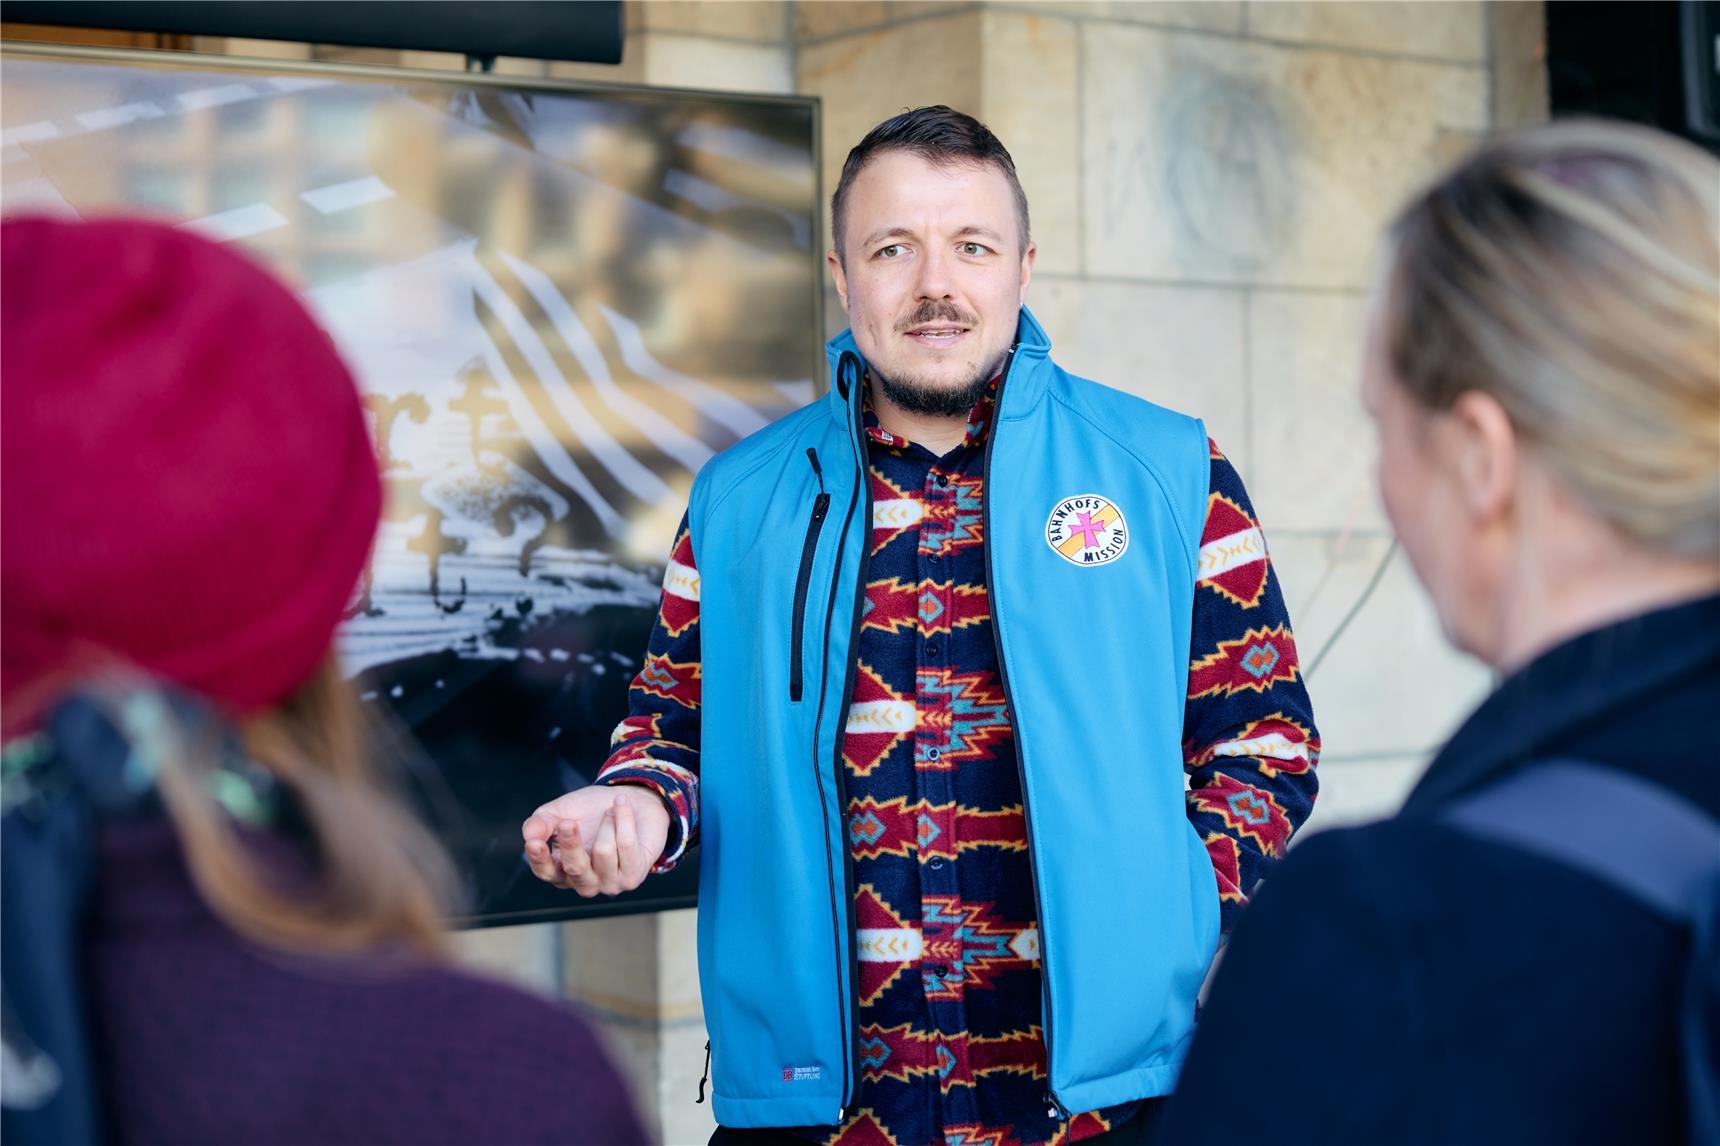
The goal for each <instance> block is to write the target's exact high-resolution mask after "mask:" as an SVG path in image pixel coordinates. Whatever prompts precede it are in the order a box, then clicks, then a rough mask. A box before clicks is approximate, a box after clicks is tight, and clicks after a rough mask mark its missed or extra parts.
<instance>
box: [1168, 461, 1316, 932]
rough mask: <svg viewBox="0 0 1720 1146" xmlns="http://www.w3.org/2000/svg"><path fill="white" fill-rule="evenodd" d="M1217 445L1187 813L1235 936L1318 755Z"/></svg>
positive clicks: (1302, 690)
mask: <svg viewBox="0 0 1720 1146" xmlns="http://www.w3.org/2000/svg"><path fill="white" fill-rule="evenodd" d="M1208 447H1209V448H1210V449H1211V451H1212V470H1211V472H1212V479H1211V487H1212V488H1211V492H1210V493H1209V494H1208V496H1207V508H1206V527H1205V529H1204V531H1203V532H1202V535H1201V544H1200V571H1199V574H1198V576H1199V582H1198V583H1197V584H1196V586H1195V601H1194V627H1193V631H1192V635H1191V648H1190V664H1189V678H1188V703H1187V706H1186V707H1185V709H1184V710H1183V761H1184V767H1185V769H1186V770H1187V772H1188V776H1189V791H1188V797H1187V798H1188V816H1189V821H1190V822H1191V823H1193V824H1194V827H1195V830H1196V831H1197V832H1198V833H1199V834H1200V837H1201V839H1202V840H1203V841H1204V842H1205V844H1206V849H1207V854H1208V855H1210V856H1211V857H1212V866H1213V870H1214V871H1215V872H1216V873H1217V876H1218V891H1219V906H1220V913H1221V916H1222V920H1223V924H1222V925H1223V930H1224V933H1225V934H1226V935H1228V934H1229V933H1230V929H1231V927H1232V926H1233V925H1234V924H1235V922H1236V917H1237V913H1238V911H1239V909H1240V908H1241V907H1242V905H1243V903H1244V902H1245V901H1246V900H1247V897H1248V895H1249V893H1250V892H1251V891H1252V890H1253V888H1254V885H1255V884H1256V883H1258V882H1259V880H1260V877H1261V875H1262V874H1263V873H1264V870H1265V868H1266V866H1267V864H1268V863H1270V862H1271V861H1272V860H1273V859H1275V858H1277V857H1279V856H1281V855H1283V854H1284V849H1285V847H1286V846H1287V845H1288V844H1289V842H1290V836H1291V833H1293V832H1294V831H1295V830H1296V829H1297V828H1298V827H1300V826H1301V825H1302V822H1303V821H1304V820H1306V819H1307V818H1308V813H1309V812H1310V811H1311V810H1313V807H1314V796H1315V793H1316V791H1317V790H1318V787H1319V785H1318V781H1317V780H1316V779H1315V776H1314V765H1315V763H1316V761H1317V760H1318V759H1319V755H1320V738H1319V733H1318V732H1317V730H1316V729H1315V727H1314V714H1313V708H1312V706H1311V705H1310V703H1309V700H1308V690H1307V688H1306V687H1305V686H1304V685H1303V682H1302V670H1301V666H1300V664H1299V662H1298V660H1297V656H1296V639H1295V637H1294V636H1293V635H1292V634H1291V631H1290V617H1289V614H1288V612H1287V611H1286V609H1285V606H1284V594H1283V592H1282V591H1281V590H1280V588H1279V585H1278V578H1277V575H1276V574H1275V573H1274V572H1273V570H1272V561H1271V558H1270V557H1269V556H1268V554H1267V551H1266V540H1265V537H1264V536H1263V535H1262V534H1261V531H1260V523H1259V521H1258V520H1256V519H1255V516H1254V510H1253V507H1252V506H1251V505H1250V504H1249V501H1248V493H1247V491H1246V490H1245V489H1243V486H1242V478H1241V477H1240V476H1239V475H1238V474H1237V472H1236V469H1235V467H1234V466H1232V465H1231V464H1230V462H1229V461H1228V460H1227V459H1226V458H1225V456H1224V455H1223V454H1222V453H1220V452H1219V449H1218V447H1217V446H1216V445H1213V444H1212V443H1211V442H1208Z"/></svg>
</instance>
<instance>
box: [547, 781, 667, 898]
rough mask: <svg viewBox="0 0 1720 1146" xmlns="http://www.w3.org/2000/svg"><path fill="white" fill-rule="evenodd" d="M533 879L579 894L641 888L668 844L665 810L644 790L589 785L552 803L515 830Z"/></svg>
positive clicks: (610, 893)
mask: <svg viewBox="0 0 1720 1146" xmlns="http://www.w3.org/2000/svg"><path fill="white" fill-rule="evenodd" d="M520 831H521V834H522V835H523V836H524V837H525V841H526V862H527V863H529V864H530V865H531V869H532V874H533V875H535V876H537V877H538V878H539V879H541V880H543V881H544V882H545V883H549V884H554V885H555V886H556V887H571V888H572V889H573V890H574V891H577V892H578V893H579V894H581V895H583V896H586V897H588V898H589V897H590V896H593V895H598V894H600V893H601V894H603V895H618V894H620V893H621V892H623V891H632V890H633V889H634V888H636V887H638V886H639V885H640V884H641V883H643V882H645V876H646V875H647V874H648V873H649V872H650V871H651V865H652V864H654V863H656V862H657V860H658V858H659V857H661V856H662V854H663V846H664V845H665V844H666V843H667V842H668V840H669V809H668V808H667V807H665V806H664V804H663V801H662V799H661V798H660V797H659V796H658V795H657V793H655V792H653V791H652V790H651V789H649V788H644V787H640V786H638V785H634V784H617V785H615V786H614V787H607V786H604V785H601V784H594V785H592V786H591V787H589V788H580V789H579V790H577V791H574V792H569V793H568V794H567V795H565V796H561V797H559V798H557V799H554V800H551V801H550V802H549V803H547V804H545V805H544V806H543V807H541V808H539V809H538V810H537V811H535V812H533V813H532V814H531V818H530V819H529V820H527V821H526V822H525V825H524V826H523V827H522V828H521V829H520Z"/></svg>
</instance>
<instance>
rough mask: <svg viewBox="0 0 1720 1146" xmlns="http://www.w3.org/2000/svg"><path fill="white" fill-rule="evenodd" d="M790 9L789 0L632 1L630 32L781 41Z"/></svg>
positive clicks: (628, 8) (785, 38)
mask: <svg viewBox="0 0 1720 1146" xmlns="http://www.w3.org/2000/svg"><path fill="white" fill-rule="evenodd" d="M788 10H789V4H788V0H630V2H629V3H628V5H627V23H628V31H629V32H632V31H636V30H638V31H655V32H681V33H686V34H689V35H695V36H720V37H727V38H729V39H740V40H761V41H768V42H771V43H780V42H783V41H785V40H787V39H788V28H789V22H788Z"/></svg>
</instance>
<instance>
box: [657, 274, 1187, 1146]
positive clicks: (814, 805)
mask: <svg viewBox="0 0 1720 1146" xmlns="http://www.w3.org/2000/svg"><path fill="white" fill-rule="evenodd" d="M1050 350H1051V346H1050V342H1049V341H1048V340H1047V338H1046V336H1045V332H1044V330H1042V329H1041V328H1040V326H1039V324H1038V322H1037V321H1035V320H1034V318H1033V316H1032V315H1031V314H1030V313H1029V312H1028V311H1027V310H1026V309H1025V308H1024V309H1023V310H1022V311H1021V317H1020V324H1019V328H1018V333H1017V342H1016V346H1015V349H1014V351H1013V352H1012V354H1011V355H1010V359H1009V363H1008V365H1007V367H1006V368H1005V371H1004V376H1003V381H1002V383H1001V388H1000V391H999V395H998V410H997V416H996V420H995V422H994V425H993V429H992V434H991V438H990V441H989V444H988V447H987V452H988V456H987V464H986V479H985V506H984V541H985V546H986V569H987V575H988V587H989V591H990V599H991V609H992V615H993V617H994V624H995V632H996V634H997V644H998V663H999V665H1000V666H1001V667H1002V671H1003V677H1004V679H1003V685H1004V689H1005V695H1006V698H1007V702H1008V706H1009V712H1010V715H1011V718H1012V721H1013V724H1014V728H1015V737H1016V739H1015V743H1016V752H1017V765H1018V767H1019V769H1020V774H1021V785H1022V791H1023V796H1024V800H1025V806H1026V815H1027V824H1028V834H1029V840H1030V853H1031V856H1032V870H1033V879H1034V885H1035V887H1034V891H1035V897H1036V901H1037V904H1038V911H1039V932H1040V943H1041V958H1042V962H1043V968H1044V976H1043V982H1044V999H1043V1000H1042V1003H1043V1007H1044V1029H1045V1032H1046V1043H1047V1052H1048V1055H1049V1067H1050V1079H1049V1092H1050V1093H1049V1095H1048V1098H1049V1099H1050V1100H1051V1101H1054V1102H1055V1103H1057V1104H1058V1105H1060V1106H1061V1107H1062V1108H1063V1109H1064V1110H1065V1111H1067V1112H1071V1113H1075V1112H1080V1111H1086V1110H1093V1109H1098V1108H1101V1107H1104V1106H1108V1105H1111V1104H1114V1103H1120V1102H1124V1101H1128V1100H1131V1099H1136V1098H1142V1097H1146V1096H1151V1095H1159V1094H1164V1093H1167V1092H1168V1091H1169V1090H1170V1089H1171V1087H1172V1085H1173V1083H1174V1082H1175V1079H1176V1073H1177V1070H1178V1067H1179V1064H1180V1062H1181V1059H1182V1056H1183V1054H1184V1051H1185V1049H1186V1046H1187V1043H1188V1041H1189V1039H1190V1037H1191V1035H1192V1033H1193V1028H1194V1010H1195V996H1196V993H1197V991H1198V990H1199V988H1200V984H1201V981H1202V978H1203V977H1204V975H1205V973H1206V970H1207V966H1208V964H1209V962H1210V961H1211V958H1212V955H1213V951H1214V949H1215V947H1216V945H1217V941H1218V931H1219V912H1218V891H1217V882H1216V879H1215V877H1214V875H1213V870H1212V866H1211V862H1210V861H1209V859H1208V858H1207V854H1206V850H1205V848H1204V846H1203V845H1202V842H1201V840H1200V839H1199V838H1198V836H1197V835H1196V833H1195V831H1194V829H1193V828H1192V827H1191V825H1190V824H1189V821H1188V817H1187V813H1186V811H1185V809H1184V782H1183V760H1182V721H1183V707H1184V703H1185V697H1186V694H1187V685H1188V670H1189V627H1190V623H1191V615H1192V611H1193V595H1194V588H1195V580H1196V565H1197V560H1198V554H1199V548H1200V535H1201V530H1202V527H1203V524H1204V521H1205V515H1206V503H1207V495H1208V481H1209V474H1208V469H1209V448H1208V445H1207V438H1206V431H1205V429H1204V427H1203V426H1202V425H1201V423H1200V422H1199V421H1198V420H1196V419H1193V418H1188V417H1184V416H1182V415H1180V414H1175V413H1172V412H1171V411H1168V410H1165V409H1162V408H1160V407H1158V406H1155V405H1153V404H1151V403H1149V402H1146V401H1143V400H1141V399H1139V398H1136V397H1132V396H1130V395H1127V394H1124V393H1121V392H1119V391H1116V390H1112V389H1108V388H1106V387H1104V386H1101V385H1098V384H1097V383H1094V382H1090V381H1087V380H1085V379H1081V378H1077V377H1074V376H1073V375H1070V374H1068V373H1066V372H1065V371H1064V370H1063V369H1061V368H1060V367H1058V366H1057V365H1056V364H1055V363H1054V362H1052V360H1051V357H1050ZM828 352H829V357H830V378H831V387H830V392H829V394H828V395H827V396H826V397H825V398H823V399H820V400H819V401H816V402H814V403H813V404H812V405H810V406H808V407H806V408H804V409H802V410H799V411H797V412H796V413H794V414H791V415H789V416H788V417H786V418H784V419H782V420H781V421H779V422H777V423H775V424H773V425H771V426H769V427H767V428H766V429H764V430H761V431H759V432H758V433H756V434H754V435H752V436H751V437H749V438H747V439H746V440H745V441H742V442H740V443H738V444H737V445H735V446H733V447H732V448H730V449H729V450H727V451H725V452H724V453H722V454H721V455H719V456H718V457H716V458H713V459H712V460H711V461H710V462H709V463H707V464H706V466H705V467H704V469H703V470H702V471H701V472H700V474H699V476H698V478H697V480H696V481H695V482H694V485H693V490H692V494H691V498H690V504H689V509H688V514H689V521H690V528H691V533H692V543H693V552H694V556H695V559H696V561H697V563H698V568H699V572H700V577H701V590H700V637H701V657H702V662H703V710H702V727H701V741H702V743H701V749H700V751H701V767H700V772H701V779H700V800H701V813H700V819H701V824H702V827H701V844H702V849H701V854H700V865H701V871H700V884H699V974H700V984H701V990H702V994H703V998H704V1010H705V1022H706V1026H707V1029H708V1031H709V1034H710V1038H711V1050H712V1070H713V1074H712V1082H713V1090H714V1097H715V1111H716V1116H717V1120H718V1122H720V1123H721V1124H723V1125H724V1126H730V1127H737V1128H745V1127H767V1126H801V1125H831V1124H835V1123H838V1122H840V1121H841V1120H842V1118H843V1117H844V1116H845V1114H846V1113H847V1111H848V1108H849V1107H850V1106H851V1104H852V1103H853V1102H854V1098H855V1094H856V1086H857V1079H858V1072H859V1067H858V1065H857V1054H856V1046H857V1023H856V1010H857V1003H856V983H857V981H858V975H857V970H856V964H855V958H856V955H855V923H854V908H853V904H854V887H853V876H852V871H851V868H850V860H849V849H848V832H847V825H846V815H845V813H844V807H845V804H846V798H845V794H844V790H843V783H844V780H843V765H842V736H843V724H844V714H845V713H846V711H847V709H848V704H849V700H850V697H851V694H852V690H853V686H854V649H855V645H856V635H857V633H858V629H859V622H860V616H861V607H862V605H863V603H864V587H865V585H866V580H867V575H866V565H867V558H868V554H869V545H870V539H871V517H872V505H871V496H870V483H869V482H868V480H867V464H866V444H865V438H864V433H863V429H862V420H861V390H862V386H863V385H864V383H863V379H864V377H865V370H866V366H865V363H864V362H863V361H862V360H861V358H860V356H859V353H858V351H857V350H856V348H855V344H854V341H853V338H852V336H851V335H850V334H848V333H844V334H842V335H840V336H839V337H837V338H836V339H834V340H832V341H831V343H830V344H829V347H828ZM814 457H816V460H817V465H816V466H815V465H814V464H813V463H814ZM1081 496H1094V497H1098V498H1103V499H1104V500H1106V501H1108V502H1110V503H1111V504H1112V505H1114V506H1115V507H1117V509H1119V510H1120V511H1121V513H1122V515H1123V522H1124V532H1125V536H1126V537H1127V539H1128V543H1127V548H1126V549H1125V550H1124V551H1123V553H1122V555H1121V556H1119V557H1116V558H1115V559H1114V560H1111V561H1108V562H1106V563H1103V564H1098V565H1092V566H1081V565H1077V564H1075V563H1072V562H1071V561H1069V560H1067V559H1066V558H1064V557H1063V556H1061V555H1059V553H1058V552H1056V551H1055V550H1054V549H1053V547H1052V545H1051V544H1050V543H1049V542H1048V540H1047V531H1048V524H1049V521H1050V517H1051V515H1052V513H1053V511H1054V510H1056V509H1057V507H1058V506H1059V504H1060V503H1062V502H1064V501H1065V500H1066V499H1069V498H1072V497H1081Z"/></svg>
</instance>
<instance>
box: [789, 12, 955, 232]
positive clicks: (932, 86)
mask: <svg viewBox="0 0 1720 1146" xmlns="http://www.w3.org/2000/svg"><path fill="white" fill-rule="evenodd" d="M983 28H984V14H983V13H981V12H980V11H979V10H978V9H974V8H970V9H967V10H964V11H960V12H957V13H956V14H954V15H952V16H949V17H946V18H941V19H935V20H917V21H914V22H912V23H909V24H903V25H901V26H900V27H893V28H885V29H881V30H877V31H872V32H864V33H859V34H856V35H853V36H844V37H842V38H841V39H836V40H830V41H827V42H824V43H815V44H806V45H803V46H802V47H801V48H800V49H799V51H798V52H797V53H796V67H797V76H798V85H799V90H800V91H801V92H802V93H804V94H806V95H815V96H818V97H819V98H820V99H822V100H823V101H824V102H823V117H824V118H823V128H822V130H823V149H824V155H823V157H822V163H821V167H822V178H823V184H822V186H823V188H824V194H825V197H826V199H827V200H828V197H829V195H830V193H831V192H832V191H834V190H835V189H836V180H837V177H838V176H839V175H840V174H841V173H842V161H843V159H845V158H846V157H847V155H848V152H849V150H850V149H851V148H852V147H853V146H854V145H855V144H856V143H858V142H860V139H861V137H862V136H864V135H865V134H866V132H868V131H870V130H871V129H872V127H873V126H874V125H876V124H877V123H878V122H879V121H880V120H883V119H887V118H888V117H890V116H892V115H895V114H896V113H897V112H900V111H903V110H905V109H907V108H910V107H917V106H920V105H921V104H932V103H947V104H949V105H950V106H952V107H957V108H961V109H962V110H964V111H970V112H971V111H974V109H976V108H978V107H979V105H980V102H981V92H982V83H981V74H982V71H983V69H982V60H983V58H984V52H983V50H982V44H981V33H982V30H983ZM827 213H828V212H827ZM823 234H824V236H825V244H826V246H828V242H829V234H830V231H829V219H828V218H826V219H825V220H824V223H823Z"/></svg>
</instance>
